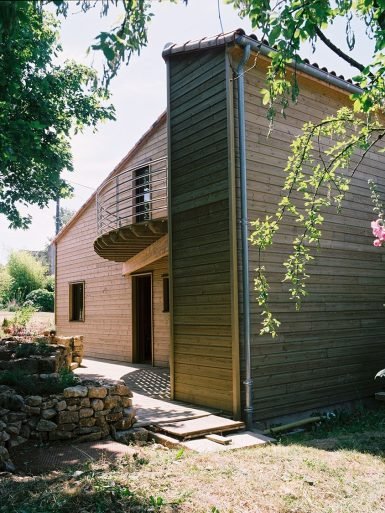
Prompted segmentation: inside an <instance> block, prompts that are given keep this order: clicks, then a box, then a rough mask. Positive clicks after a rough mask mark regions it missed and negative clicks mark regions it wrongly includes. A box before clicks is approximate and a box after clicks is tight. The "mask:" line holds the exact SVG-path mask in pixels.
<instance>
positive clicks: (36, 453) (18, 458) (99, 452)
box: [10, 440, 137, 475]
mask: <svg viewBox="0 0 385 513" xmlns="http://www.w3.org/2000/svg"><path fill="white" fill-rule="evenodd" d="M136 452H137V448H135V447H134V446H126V445H123V444H119V443H116V442H114V441H112V440H101V441H97V442H83V443H76V442H74V443H72V444H70V443H68V442H67V443H66V444H65V443H61V442H54V443H50V444H49V445H44V446H41V447H36V446H35V445H33V444H32V443H31V442H30V443H27V444H23V445H21V446H17V447H16V448H14V449H11V450H10V455H11V459H12V461H13V462H14V464H15V465H16V468H17V469H18V472H22V473H25V474H30V475H38V474H44V473H46V472H51V471H54V470H63V469H64V468H67V467H72V466H76V465H83V464H85V463H87V462H94V461H98V460H100V459H103V460H106V461H110V462H114V461H116V460H118V459H120V458H124V457H130V456H132V455H133V454H135V453H136Z"/></svg>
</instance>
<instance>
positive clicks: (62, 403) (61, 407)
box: [55, 400, 67, 411]
mask: <svg viewBox="0 0 385 513" xmlns="http://www.w3.org/2000/svg"><path fill="white" fill-rule="evenodd" d="M55 408H56V410H57V411H62V410H65V409H66V408H67V403H66V402H65V401H64V400H63V401H58V402H57V404H56V406H55Z"/></svg>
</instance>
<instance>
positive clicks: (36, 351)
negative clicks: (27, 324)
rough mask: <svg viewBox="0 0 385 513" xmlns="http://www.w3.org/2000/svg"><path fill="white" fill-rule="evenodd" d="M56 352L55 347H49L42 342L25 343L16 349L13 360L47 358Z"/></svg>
mask: <svg viewBox="0 0 385 513" xmlns="http://www.w3.org/2000/svg"><path fill="white" fill-rule="evenodd" d="M55 351H56V348H55V346H50V345H49V344H47V342H45V341H44V340H39V341H38V342H27V343H25V344H20V345H18V346H17V347H16V351H15V358H28V357H29V356H32V355H36V356H49V355H50V354H52V353H53V352H55Z"/></svg>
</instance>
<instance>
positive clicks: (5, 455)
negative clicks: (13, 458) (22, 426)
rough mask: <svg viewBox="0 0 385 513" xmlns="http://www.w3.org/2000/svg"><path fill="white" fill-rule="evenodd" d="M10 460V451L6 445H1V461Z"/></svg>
mask: <svg viewBox="0 0 385 513" xmlns="http://www.w3.org/2000/svg"><path fill="white" fill-rule="evenodd" d="M7 460H9V453H8V451H7V449H6V448H5V447H1V446H0V463H3V462H4V461H7Z"/></svg>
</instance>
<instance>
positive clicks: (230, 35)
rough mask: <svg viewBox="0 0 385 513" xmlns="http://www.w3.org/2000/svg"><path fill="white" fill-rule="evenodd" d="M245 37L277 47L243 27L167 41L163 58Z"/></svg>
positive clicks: (235, 41) (325, 69)
mask: <svg viewBox="0 0 385 513" xmlns="http://www.w3.org/2000/svg"><path fill="white" fill-rule="evenodd" d="M240 37H244V38H248V39H250V41H253V42H254V43H255V42H259V43H260V44H261V46H263V47H265V48H266V49H268V50H270V51H274V50H275V48H273V47H271V46H269V44H268V42H267V41H266V40H264V39H263V40H259V39H258V37H257V36H256V35H255V34H249V35H247V34H246V33H245V31H244V30H243V29H240V28H239V29H237V30H233V31H231V32H226V33H222V34H218V35H216V36H212V37H203V38H202V39H197V40H194V41H187V42H186V43H183V44H174V43H167V44H166V45H165V47H164V50H163V52H162V55H163V58H164V59H166V58H168V57H170V56H171V55H178V54H182V53H187V52H196V51H202V50H208V49H210V48H216V47H221V46H226V45H236V44H237V42H238V40H239V38H240ZM302 62H304V63H305V64H308V65H310V66H311V67H312V68H314V69H318V70H321V71H323V72H325V73H326V74H328V75H330V76H332V77H337V78H339V79H341V80H343V81H344V82H347V83H349V84H353V81H352V80H351V79H350V78H348V79H346V78H345V77H344V76H343V75H337V73H336V72H335V71H332V70H331V71H329V70H328V69H327V68H326V67H321V68H320V66H319V65H318V64H317V63H316V62H314V63H310V61H309V60H308V59H303V61H302Z"/></svg>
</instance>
